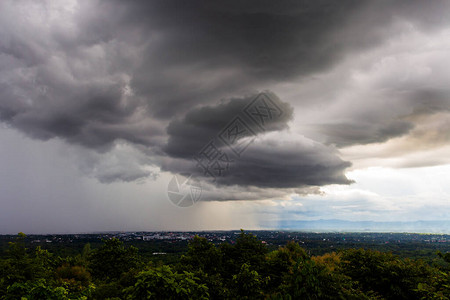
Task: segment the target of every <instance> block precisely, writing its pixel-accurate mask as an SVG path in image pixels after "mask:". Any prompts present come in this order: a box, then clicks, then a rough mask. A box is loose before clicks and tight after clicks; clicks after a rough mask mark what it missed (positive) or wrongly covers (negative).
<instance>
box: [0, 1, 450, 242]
mask: <svg viewBox="0 0 450 300" xmlns="http://www.w3.org/2000/svg"><path fill="white" fill-rule="evenodd" d="M449 82H450V2H447V1H419V0H416V1H406V0H405V1H360V0H358V1H356V0H355V1H245V2H243V1H223V2H221V3H217V2H216V3H213V2H211V1H162V0H161V1H113V0H110V1H97V0H85V1H76V0H65V1H26V0H23V1H12V0H6V1H1V2H0V234H1V233H17V232H19V231H23V232H26V233H47V232H48V233H57V232H62V233H65V232H92V231H105V230H149V231H150V230H200V229H239V228H245V229H265V228H276V227H277V226H278V225H279V224H281V223H286V222H289V221H296V220H318V219H341V220H352V221H361V220H373V221H416V220H448V219H450V201H449V200H450V185H449V181H450V85H449ZM211 151H214V152H211ZM212 154H215V156H214V158H212V156H211V155H212ZM176 174H178V175H179V174H183V175H186V174H192V176H193V177H192V178H195V185H196V186H201V190H202V193H201V197H200V199H198V200H199V201H197V203H196V204H195V205H192V206H190V207H184V208H182V207H177V206H176V205H174V204H173V203H172V201H171V200H173V198H171V194H170V193H168V189H169V190H171V186H170V182H172V181H171V180H172V179H173V178H174V175H176ZM176 178H177V179H180V178H182V177H181V176H178V177H176ZM180 183H181V182H180ZM184 188H185V187H184ZM185 193H186V189H184V190H183V191H180V192H179V194H180V195H182V196H184V195H185ZM172 196H173V195H172ZM355 230H358V228H355ZM449 230H450V229H449V228H442V231H449Z"/></svg>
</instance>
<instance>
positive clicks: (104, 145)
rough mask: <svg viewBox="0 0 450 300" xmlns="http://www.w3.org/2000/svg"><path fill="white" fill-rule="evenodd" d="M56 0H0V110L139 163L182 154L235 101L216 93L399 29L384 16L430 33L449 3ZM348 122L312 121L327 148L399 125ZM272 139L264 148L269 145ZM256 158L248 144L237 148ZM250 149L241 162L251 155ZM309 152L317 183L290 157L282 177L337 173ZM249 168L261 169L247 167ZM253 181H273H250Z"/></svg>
mask: <svg viewBox="0 0 450 300" xmlns="http://www.w3.org/2000/svg"><path fill="white" fill-rule="evenodd" d="M58 5H59V4H56V3H54V2H52V1H42V2H39V3H36V2H33V1H20V2H17V1H2V3H1V4H0V120H1V121H2V122H4V123H6V124H8V126H11V127H13V128H16V129H18V130H20V131H22V132H24V133H25V134H26V135H28V136H30V137H32V138H36V139H41V140H47V139H52V138H59V139H62V140H64V141H66V142H68V143H70V144H77V145H81V146H82V147H86V148H90V149H94V150H95V151H98V152H100V153H107V152H108V151H112V149H114V147H115V145H117V143H121V142H125V143H129V144H132V145H135V146H136V147H138V148H139V149H141V150H142V151H144V152H145V153H147V154H148V155H149V156H152V155H155V154H157V155H158V156H159V157H158V158H157V159H150V161H151V162H150V163H151V164H154V163H156V164H158V163H159V162H164V165H165V164H166V163H167V160H168V159H171V158H172V159H178V158H187V157H188V156H189V155H190V153H193V151H196V149H197V148H198V147H199V146H202V145H203V143H204V142H205V141H207V140H208V139H209V138H210V137H211V136H214V135H215V134H216V132H217V130H220V128H222V127H223V126H224V125H223V124H224V122H225V123H226V122H227V121H229V117H230V116H232V115H233V114H234V112H235V111H237V110H238V109H239V107H240V106H241V105H242V103H244V102H245V100H238V99H232V100H230V101H228V102H226V103H225V102H224V103H222V104H220V105H219V106H217V103H218V101H219V99H231V98H233V97H236V96H237V95H245V94H248V95H250V94H252V93H254V92H255V91H257V90H262V89H265V88H267V86H270V85H273V84H276V83H282V82H285V81H290V80H294V79H295V80H301V79H302V78H307V77H311V76H312V75H314V74H316V73H318V72H325V71H326V70H329V69H331V68H332V67H334V66H335V65H336V64H338V63H339V62H341V61H342V60H343V59H345V58H348V57H351V56H352V55H355V54H357V53H359V52H360V51H362V50H364V49H369V48H371V47H375V46H378V45H381V44H382V43H383V41H384V40H385V39H386V38H391V37H392V36H394V37H395V36H397V35H401V33H402V32H401V30H400V31H398V32H397V29H398V28H397V27H396V26H397V25H396V24H397V23H398V22H407V23H408V24H412V26H414V27H415V28H418V30H421V31H424V32H427V31H429V32H431V31H432V30H435V29H436V28H440V27H441V26H443V24H445V22H447V21H448V20H447V19H446V18H445V17H444V14H442V12H443V11H448V8H449V5H450V4H449V3H448V2H444V1H433V2H432V4H429V3H424V2H423V1H397V2H395V3H392V2H390V1H377V2H369V1H356V0H348V1H339V2H336V1H314V2H312V1H295V2H294V1H282V2H279V1H278V2H277V3H274V2H272V1H249V2H245V3H242V2H241V1H227V2H226V3H213V2H207V1H190V2H184V1H175V2H167V1H127V2H122V1H74V2H73V3H71V4H67V5H63V6H58ZM22 11H24V12H26V13H24V14H21V13H19V12H22ZM436 16H442V17H439V18H437V17H436ZM296 101H297V102H298V103H291V104H292V105H299V106H301V104H302V101H305V102H308V101H310V100H309V99H304V100H303V99H298V100H296ZM327 101H329V102H333V99H331V100H330V99H327ZM402 111H403V110H402ZM186 112H188V113H186ZM291 116H292V110H291V109H290V108H289V114H286V119H283V120H282V121H280V123H277V124H275V123H274V124H272V125H273V127H272V128H268V129H267V132H269V131H279V130H282V129H285V128H286V126H287V123H286V122H287V121H288V120H289V119H290V118H291ZM350 119H351V116H350ZM362 120H363V121H360V118H355V119H354V122H335V121H333V120H331V121H330V120H326V122H324V124H325V125H324V124H322V125H321V127H320V126H319V127H318V128H319V129H320V130H322V133H324V134H325V135H327V136H328V138H327V139H326V141H325V142H328V143H334V144H337V145H338V146H344V145H350V144H358V143H362V144H364V143H372V142H379V141H385V140H387V139H389V138H392V137H395V136H399V135H402V134H405V133H407V132H408V131H409V130H410V129H411V128H412V125H411V124H410V123H409V122H408V121H407V120H402V119H399V118H398V116H397V115H395V116H394V117H393V118H381V119H376V118H374V119H373V120H371V121H372V122H367V120H365V119H364V118H362ZM167 126H168V127H167ZM166 128H167V130H166ZM368 136H370V137H368ZM258 149H259V148H258ZM325 149H326V148H323V149H322V150H320V151H321V152H320V153H327V154H326V155H325V154H324V157H328V155H329V156H330V157H337V156H336V154H335V153H333V151H332V150H325ZM300 150H301V149H300ZM252 151H256V150H252ZM277 151H278V152H280V151H281V152H280V153H284V152H282V149H277ZM277 151H275V152H271V153H270V155H272V156H277V155H278V154H277V153H278V152H277ZM306 152H307V151H306ZM308 153H309V152H308ZM284 154H285V155H287V156H289V157H290V154H289V153H284ZM302 155H304V156H302ZM268 156H269V153H266V152H265V151H264V150H262V149H260V150H259V152H258V153H253V154H252V156H251V157H255V158H258V159H262V158H263V157H264V158H265V159H266V158H267V157H268ZM304 157H307V158H310V156H308V155H307V153H303V152H302V151H299V152H298V153H297V154H296V156H295V157H292V160H293V164H294V165H295V166H296V167H297V169H296V170H299V173H302V174H303V173H308V172H311V174H316V173H315V171H311V170H310V171H308V168H307V167H305V168H304V169H302V168H300V166H303V164H302V162H303V159H304ZM251 159H252V158H249V161H247V163H248V164H252V165H255V162H252V161H251ZM267 159H268V158H267ZM314 159H316V160H313V161H315V162H317V166H318V169H320V170H322V171H320V172H319V171H318V173H317V174H322V175H321V176H323V178H324V179H323V180H322V181H321V180H318V179H317V180H313V179H311V178H312V177H314V176H317V174H316V175H314V176H313V175H311V176H312V177H307V176H306V177H305V176H303V177H302V176H300V175H298V174H294V173H295V172H294V170H293V169H292V170H289V173H291V174H293V175H292V176H293V177H292V178H294V179H293V181H292V182H291V181H286V182H287V183H286V185H288V186H294V185H296V184H299V185H302V184H307V185H309V184H313V183H314V182H315V183H316V184H319V185H320V184H325V183H332V182H346V181H345V180H344V179H342V177H340V176H339V173H340V172H341V173H342V171H343V170H344V169H345V166H347V164H346V163H345V162H339V161H338V160H336V161H335V162H333V164H331V165H326V166H323V165H322V164H321V163H322V161H323V157H316V158H314ZM137 161H138V162H141V160H137ZM130 165H131V163H130ZM164 165H163V166H164ZM242 165H245V163H244V162H243V163H242ZM269 166H271V167H270V170H271V171H270V172H272V173H270V172H269V174H279V171H280V170H281V167H279V166H278V167H277V166H276V162H275V161H273V162H272V163H269ZM167 169H168V170H173V169H171V168H167ZM131 170H135V171H124V169H121V168H117V172H116V171H114V172H111V174H112V175H111V176H109V175H108V176H109V177H108V176H106V175H105V177H104V179H101V180H104V181H108V182H109V181H113V180H115V178H117V179H118V180H132V179H134V178H141V177H142V176H145V175H146V174H150V173H148V172H145V171H142V170H141V169H139V168H135V167H132V168H131ZM252 170H259V171H260V172H263V170H262V169H258V167H256V166H255V167H254V168H253V169H252ZM122 171H123V176H122V175H121V174H120V173H121V172H122ZM249 172H250V171H249ZM287 172H288V170H287ZM327 172H329V173H327ZM235 174H239V173H238V172H237V173H235ZM256 175H257V174H253V175H252V174H249V177H248V178H249V179H248V180H249V182H245V181H244V180H241V181H236V180H230V181H229V182H228V181H224V182H223V183H224V184H235V183H236V184H237V183H238V182H241V183H242V184H250V185H251V184H256V183H255V182H256V177H255V176H256ZM294 175H295V176H294ZM236 176H237V175H236ZM275 176H278V175H275ZM102 178H103V177H102ZM267 180H268V179H267ZM261 185H264V186H281V185H283V184H282V183H279V184H278V185H277V183H275V182H266V183H263V182H262V181H261Z"/></svg>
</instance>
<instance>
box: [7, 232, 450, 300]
mask: <svg viewBox="0 0 450 300" xmlns="http://www.w3.org/2000/svg"><path fill="white" fill-rule="evenodd" d="M25 239H26V236H25V234H23V233H19V234H18V236H17V237H16V238H15V239H14V240H13V241H11V242H9V245H8V247H7V249H6V250H5V251H4V252H3V254H2V256H1V258H0V299H450V253H441V252H436V254H435V256H436V257H435V259H433V260H432V261H424V260H421V259H411V258H404V257H400V256H397V255H395V254H392V253H391V252H386V251H376V250H371V249H363V248H360V249H356V248H350V249H337V250H336V251H334V252H329V253H325V254H321V255H311V254H310V253H308V252H307V251H305V249H304V248H302V247H301V246H300V245H299V244H298V243H296V242H288V243H287V244H285V245H283V246H280V247H279V248H277V249H275V250H273V249H269V247H268V246H267V245H266V244H265V243H264V242H263V241H261V240H259V239H258V238H257V237H256V236H255V235H253V234H251V233H246V232H244V231H241V233H240V234H239V236H238V237H237V238H236V240H235V241H234V242H233V243H228V242H223V243H220V244H215V243H212V242H210V241H208V240H207V239H206V238H204V237H198V236H196V237H194V238H193V239H192V240H190V241H189V244H188V247H187V250H186V251H185V252H184V253H183V254H182V255H181V256H180V257H179V258H178V259H176V260H174V261H171V262H163V261H154V260H153V261H152V260H149V259H147V258H146V257H143V256H142V255H140V253H139V249H138V248H136V247H134V246H132V245H130V246H128V245H125V244H124V243H123V242H122V241H120V240H119V239H117V238H111V239H105V240H103V242H102V244H100V245H99V246H97V247H95V248H91V245H90V244H89V243H88V244H86V245H84V248H83V249H82V251H80V253H76V254H69V255H61V254H60V253H53V252H52V251H49V250H48V249H43V247H41V246H36V247H30V246H29V245H27V244H26V243H25Z"/></svg>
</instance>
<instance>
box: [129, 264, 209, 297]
mask: <svg viewBox="0 0 450 300" xmlns="http://www.w3.org/2000/svg"><path fill="white" fill-rule="evenodd" d="M136 279H137V281H136V284H135V285H134V286H132V287H129V288H127V289H126V290H125V292H126V294H127V299H167V300H170V299H209V294H208V288H207V287H206V285H205V284H201V283H199V279H198V278H197V277H195V276H194V274H193V273H189V272H183V273H177V272H173V271H172V269H171V268H170V267H169V266H165V265H163V266H159V267H156V268H150V269H148V270H145V271H142V272H140V273H139V274H138V275H137V277H136Z"/></svg>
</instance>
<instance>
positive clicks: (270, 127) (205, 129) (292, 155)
mask: <svg viewBox="0 0 450 300" xmlns="http://www.w3.org/2000/svg"><path fill="white" fill-rule="evenodd" d="M264 95H269V97H270V99H271V101H273V102H272V104H270V105H272V106H271V107H272V108H273V109H274V110H275V107H278V108H280V110H281V112H280V114H281V115H280V117H279V118H275V116H274V118H269V117H268V115H266V116H267V117H266V119H265V123H264V128H263V129H261V128H259V127H258V125H257V124H256V123H254V122H253V121H252V120H251V119H249V118H248V116H246V115H245V113H244V111H245V108H246V107H252V105H253V103H256V105H260V103H258V102H254V101H255V100H258V98H257V97H258V95H251V96H248V97H245V98H243V99H237V98H235V99H231V100H229V101H228V102H224V103H221V104H219V105H216V106H205V107H200V108H197V109H194V110H192V111H190V112H188V113H187V114H186V116H185V117H184V118H183V119H182V120H174V121H172V122H171V123H170V124H169V126H168V131H167V132H168V134H169V139H168V144H167V145H166V147H165V149H164V150H165V152H166V153H167V154H168V155H170V156H171V157H174V158H182V159H188V160H189V159H190V160H192V161H191V163H190V164H186V163H184V164H180V163H179V162H178V161H177V162H169V163H167V164H163V168H164V169H165V170H169V171H172V172H179V173H186V172H190V173H194V174H197V176H199V177H205V178H208V176H209V177H210V178H209V179H212V176H210V175H211V174H208V173H205V172H204V171H205V170H206V169H201V170H199V169H198V167H199V165H198V164H197V162H196V161H195V160H194V157H195V156H197V157H200V158H202V157H203V156H202V155H203V153H204V152H203V150H204V149H205V147H208V146H207V145H208V143H209V142H212V143H214V146H216V147H218V149H219V151H221V152H222V153H225V154H226V155H227V161H232V163H229V164H228V167H229V169H228V170H227V171H225V172H224V173H223V174H218V175H219V176H217V177H216V178H215V179H216V180H215V181H214V183H216V184H219V185H241V186H256V187H264V188H298V187H305V186H321V185H326V184H333V183H337V184H348V183H350V181H349V180H348V179H347V178H346V177H345V176H344V175H343V172H344V170H345V169H346V168H347V167H349V166H350V163H348V162H344V161H342V160H341V159H340V158H339V157H338V156H337V153H335V151H333V150H332V149H331V148H328V147H326V146H323V145H321V144H319V143H316V142H313V141H311V140H308V139H306V138H304V137H301V136H300V137H299V136H295V135H291V136H289V134H287V132H286V129H288V122H289V121H290V120H292V117H293V110H292V107H291V106H290V105H289V104H288V103H284V102H282V101H281V100H280V99H278V98H277V97H276V95H274V94H273V93H265V94H264ZM261 112H262V111H261ZM235 117H240V118H241V120H242V121H243V123H244V124H245V125H246V126H247V127H248V128H249V129H250V130H251V132H249V131H245V132H244V133H243V134H242V135H240V136H239V138H237V139H236V140H234V141H233V143H231V144H228V145H227V144H225V143H224V142H223V140H221V139H220V133H221V132H224V131H226V130H228V129H230V130H231V129H233V128H234V127H233V125H234V123H233V122H232V120H234V118H235ZM230 121H231V123H230ZM257 121H258V120H257ZM239 128H240V129H238V130H245V129H244V127H239ZM246 139H247V140H249V141H248V142H246V141H245V140H246ZM253 139H254V140H253ZM239 143H242V144H243V145H245V146H246V148H245V150H244V151H243V152H242V153H241V152H240V151H238V152H239V154H237V153H234V152H233V150H232V149H233V148H234V147H237V145H238V144H239ZM230 149H231V150H230ZM239 149H243V148H239ZM205 152H209V149H208V148H207V150H206V151H205ZM208 164H209V165H211V164H210V163H209V162H208ZM205 175H206V176H205ZM215 175H217V174H215Z"/></svg>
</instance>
